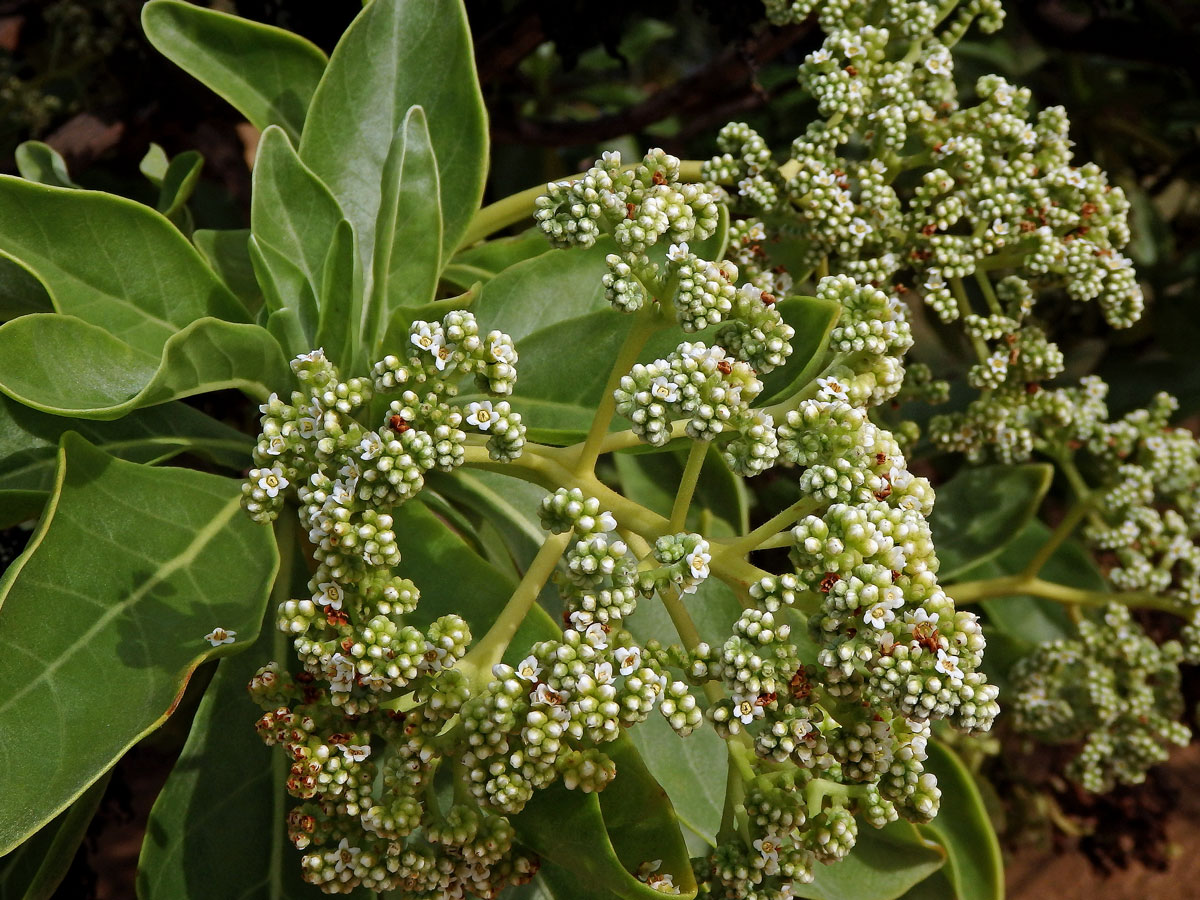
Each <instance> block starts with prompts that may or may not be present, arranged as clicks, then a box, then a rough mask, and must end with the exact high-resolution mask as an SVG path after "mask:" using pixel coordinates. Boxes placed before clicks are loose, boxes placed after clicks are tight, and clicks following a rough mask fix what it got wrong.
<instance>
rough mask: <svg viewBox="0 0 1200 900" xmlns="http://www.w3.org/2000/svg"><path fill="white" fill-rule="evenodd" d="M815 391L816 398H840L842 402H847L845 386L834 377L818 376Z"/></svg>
mask: <svg viewBox="0 0 1200 900" xmlns="http://www.w3.org/2000/svg"><path fill="white" fill-rule="evenodd" d="M817 387H818V388H819V389H820V390H818V391H817V399H818V400H841V401H842V402H843V403H849V402H850V397H849V395H848V394H847V393H846V386H845V385H844V384H842V383H841V382H840V381H838V380H837V379H836V378H818V379H817Z"/></svg>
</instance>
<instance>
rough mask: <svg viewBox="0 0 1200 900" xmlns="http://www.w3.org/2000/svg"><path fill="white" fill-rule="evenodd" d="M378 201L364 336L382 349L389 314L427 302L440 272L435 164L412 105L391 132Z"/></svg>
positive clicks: (418, 113) (420, 113)
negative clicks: (393, 132)
mask: <svg viewBox="0 0 1200 900" xmlns="http://www.w3.org/2000/svg"><path fill="white" fill-rule="evenodd" d="M382 191H383V196H382V197H381V198H380V201H379V218H378V220H376V223H375V256H374V259H373V260H372V262H371V273H372V275H371V278H372V283H371V308H370V309H368V310H365V311H364V315H363V322H364V325H363V334H364V335H369V336H370V337H369V340H370V342H371V346H372V347H373V349H374V350H375V351H376V352H378V351H379V350H380V348H381V346H382V341H383V335H384V329H385V328H386V327H387V325H388V322H389V321H390V320H391V313H392V311H393V310H395V309H397V308H398V307H402V306H422V305H424V304H426V303H432V302H433V299H434V297H435V295H436V294H437V284H438V273H439V272H440V271H441V269H442V206H441V194H440V188H439V186H438V165H437V160H436V159H434V156H433V146H432V145H431V143H430V137H429V126H428V123H427V122H426V121H425V111H424V110H423V109H421V107H419V106H414V107H413V108H412V109H410V110H409V111H408V114H407V115H406V116H405V117H404V121H403V122H402V123H401V125H400V127H399V128H398V129H397V130H396V134H395V136H393V138H392V142H391V147H390V149H389V150H388V155H387V160H386V161H385V162H384V164H383V187H382Z"/></svg>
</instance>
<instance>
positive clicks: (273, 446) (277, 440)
mask: <svg viewBox="0 0 1200 900" xmlns="http://www.w3.org/2000/svg"><path fill="white" fill-rule="evenodd" d="M266 449H267V453H268V454H269V455H271V456H278V455H279V454H280V453H282V452H283V451H284V450H286V449H287V441H285V440H284V439H283V438H282V437H280V436H279V435H275V436H274V437H273V438H271V439H270V440H269V441H267V448H266Z"/></svg>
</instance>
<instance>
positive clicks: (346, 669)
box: [326, 653, 355, 694]
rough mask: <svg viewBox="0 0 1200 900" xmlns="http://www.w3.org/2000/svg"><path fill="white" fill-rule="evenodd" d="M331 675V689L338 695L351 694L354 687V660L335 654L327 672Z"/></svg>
mask: <svg viewBox="0 0 1200 900" xmlns="http://www.w3.org/2000/svg"><path fill="white" fill-rule="evenodd" d="M326 674H327V675H329V689H330V690H331V691H337V692H338V693H343V694H345V693H349V692H350V689H351V688H353V687H354V675H355V669H354V660H352V659H349V658H348V657H345V656H343V655H342V654H340V653H335V654H333V658H332V659H331V660H330V666H329V668H328V669H327V670H326Z"/></svg>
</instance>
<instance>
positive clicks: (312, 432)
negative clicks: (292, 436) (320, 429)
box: [296, 416, 317, 441]
mask: <svg viewBox="0 0 1200 900" xmlns="http://www.w3.org/2000/svg"><path fill="white" fill-rule="evenodd" d="M296 431H297V432H299V434H300V437H302V438H304V440H306V441H311V440H312V439H313V438H315V437H316V436H317V419H316V417H315V416H301V417H300V418H299V419H297V420H296Z"/></svg>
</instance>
